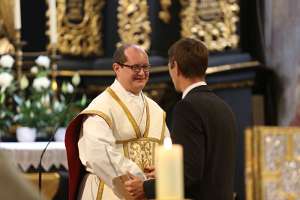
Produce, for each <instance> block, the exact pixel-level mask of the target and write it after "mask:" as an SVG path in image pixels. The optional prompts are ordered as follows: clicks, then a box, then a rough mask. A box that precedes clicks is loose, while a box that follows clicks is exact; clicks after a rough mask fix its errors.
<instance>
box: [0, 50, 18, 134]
mask: <svg viewBox="0 0 300 200" xmlns="http://www.w3.org/2000/svg"><path fill="white" fill-rule="evenodd" d="M13 65H14V59H13V58H12V57H11V56H10V55H3V56H1V58H0V110H1V112H0V133H1V135H3V134H4V133H8V132H9V128H10V127H11V125H12V121H13V119H12V118H13V113H14V108H13V104H12V95H13V94H14V92H15V91H16V81H15V77H14V72H13V70H12V67H13Z"/></svg>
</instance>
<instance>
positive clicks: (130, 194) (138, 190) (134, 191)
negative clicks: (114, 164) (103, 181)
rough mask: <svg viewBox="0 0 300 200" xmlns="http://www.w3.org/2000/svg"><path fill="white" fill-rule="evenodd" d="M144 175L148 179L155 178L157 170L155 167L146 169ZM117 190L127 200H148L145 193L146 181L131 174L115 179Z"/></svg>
mask: <svg viewBox="0 0 300 200" xmlns="http://www.w3.org/2000/svg"><path fill="white" fill-rule="evenodd" d="M144 173H145V175H146V178H147V180H148V179H154V178H155V169H154V167H153V166H149V167H146V168H145V169H144ZM113 184H114V186H115V189H116V190H117V192H118V193H119V194H121V195H122V196H123V197H124V198H125V199H126V200H145V199H147V198H146V196H145V191H144V187H143V184H144V181H143V180H142V179H141V178H140V177H138V176H134V175H132V174H131V173H129V172H127V174H125V175H122V176H118V177H116V178H114V179H113Z"/></svg>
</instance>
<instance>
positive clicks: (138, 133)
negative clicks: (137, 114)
mask: <svg viewBox="0 0 300 200" xmlns="http://www.w3.org/2000/svg"><path fill="white" fill-rule="evenodd" d="M106 91H107V92H108V93H109V94H110V95H111V97H112V98H113V99H114V100H115V101H116V102H117V103H118V104H119V105H120V106H121V108H122V109H123V111H124V112H125V114H126V116H127V118H128V120H129V122H130V123H131V125H132V127H133V129H134V131H135V134H136V138H141V137H142V134H141V131H140V128H139V126H138V125H137V123H136V121H135V119H134V118H133V116H132V114H131V112H130V111H129V109H128V108H127V106H126V105H125V104H124V103H123V102H122V100H121V99H120V98H119V97H118V95H117V94H116V93H115V92H114V91H113V90H112V89H111V88H110V87H109V88H107V89H106ZM145 101H146V100H145ZM147 107H148V102H147V101H146V115H147V118H146V127H145V132H144V134H145V133H146V134H147V135H148V132H149V127H150V114H149V108H148V109H147Z"/></svg>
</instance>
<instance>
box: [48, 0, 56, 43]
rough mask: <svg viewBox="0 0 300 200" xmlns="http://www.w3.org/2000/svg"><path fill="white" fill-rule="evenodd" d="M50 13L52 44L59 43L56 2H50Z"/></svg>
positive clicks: (54, 0)
mask: <svg viewBox="0 0 300 200" xmlns="http://www.w3.org/2000/svg"><path fill="white" fill-rule="evenodd" d="M49 11H50V43H51V44H56V43H57V19H56V0H49Z"/></svg>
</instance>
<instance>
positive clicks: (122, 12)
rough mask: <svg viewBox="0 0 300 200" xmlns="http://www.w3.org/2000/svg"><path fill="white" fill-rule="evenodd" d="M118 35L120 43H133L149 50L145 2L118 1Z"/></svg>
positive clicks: (134, 0)
mask: <svg viewBox="0 0 300 200" xmlns="http://www.w3.org/2000/svg"><path fill="white" fill-rule="evenodd" d="M117 18H118V33H119V36H120V39H121V41H120V42H119V43H118V44H117V46H119V45H120V44H122V43H135V44H138V45H140V46H142V47H143V48H144V49H145V50H149V48H150V46H151V40H150V33H151V27H150V21H149V19H148V4H147V0H119V6H118V15H117Z"/></svg>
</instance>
